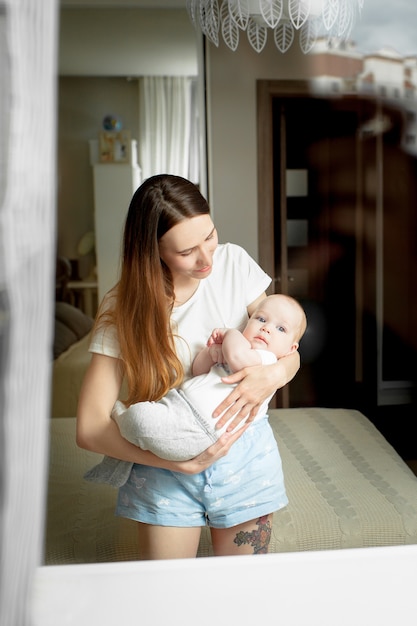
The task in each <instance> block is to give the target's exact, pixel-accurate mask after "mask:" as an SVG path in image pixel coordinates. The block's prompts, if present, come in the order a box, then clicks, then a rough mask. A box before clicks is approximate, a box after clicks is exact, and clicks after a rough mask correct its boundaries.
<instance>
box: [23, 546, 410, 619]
mask: <svg viewBox="0 0 417 626" xmlns="http://www.w3.org/2000/svg"><path fill="white" fill-rule="evenodd" d="M416 574H417V545H412V546H399V547H387V548H366V549H355V550H341V551H339V550H332V551H323V552H298V553H283V554H271V555H267V556H257V557H255V556H249V557H245V556H242V557H225V558H201V559H195V560H194V559H192V560H176V561H175V560H174V561H153V562H127V563H109V564H107V563H106V564H97V565H68V566H49V567H41V568H39V570H38V571H37V576H36V579H35V584H34V597H33V611H32V613H33V626H57V625H59V626H64V625H65V626H73V625H74V626H75V625H77V626H84V625H85V626H95V625H97V626H98V625H100V626H114V624H140V625H141V626H148V625H149V626H150V625H152V626H154V625H158V626H162V625H163V624H169V626H195V624H198V626H212V625H213V623H217V624H220V625H222V624H225V623H226V622H230V624H238V625H239V626H246V625H248V626H249V625H250V626H253V625H254V624H257V623H260V622H262V621H263V620H272V622H270V623H279V624H280V625H281V626H284V625H285V626H292V625H294V626H295V625H296V626H304V625H305V624H308V626H315V625H317V626H345V625H346V626H353V625H354V626H362V625H363V626H373V625H375V626H385V625H386V626H388V625H390V626H392V624H408V623H411V622H412V621H413V620H415V619H416V612H415V611H416V601H415V592H416Z"/></svg>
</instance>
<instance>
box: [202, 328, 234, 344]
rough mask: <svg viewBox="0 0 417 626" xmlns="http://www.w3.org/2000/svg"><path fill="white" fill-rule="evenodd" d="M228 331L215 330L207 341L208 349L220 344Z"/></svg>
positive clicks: (222, 329) (226, 329) (224, 329)
mask: <svg viewBox="0 0 417 626" xmlns="http://www.w3.org/2000/svg"><path fill="white" fill-rule="evenodd" d="M228 330H229V329H228V328H215V329H214V330H213V332H212V333H211V335H210V337H209V338H208V340H207V346H208V347H210V346H212V345H213V344H222V343H223V339H224V336H225V334H226V333H227V331H228Z"/></svg>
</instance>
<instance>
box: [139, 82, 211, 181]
mask: <svg viewBox="0 0 417 626" xmlns="http://www.w3.org/2000/svg"><path fill="white" fill-rule="evenodd" d="M196 84H197V83H196V79H195V78H192V77H184V76H179V77H178V76H168V77H164V76H145V77H143V78H139V138H138V156H139V165H140V167H141V168H142V176H143V178H148V177H149V176H153V175H154V174H162V173H164V174H176V175H177V176H183V177H184V178H188V179H190V180H192V182H194V183H198V182H199V180H198V178H199V143H198V109H197V106H196V100H197V98H196Z"/></svg>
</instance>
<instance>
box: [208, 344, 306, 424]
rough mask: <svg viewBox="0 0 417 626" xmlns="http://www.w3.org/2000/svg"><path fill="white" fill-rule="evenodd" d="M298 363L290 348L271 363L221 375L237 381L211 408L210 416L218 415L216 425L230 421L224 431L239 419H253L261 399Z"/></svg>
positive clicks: (293, 371) (285, 380) (227, 380)
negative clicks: (215, 406)
mask: <svg viewBox="0 0 417 626" xmlns="http://www.w3.org/2000/svg"><path fill="white" fill-rule="evenodd" d="M299 367H300V356H299V354H298V352H293V353H292V354H290V355H288V356H286V357H283V358H282V359H280V360H279V361H278V362H277V363H274V364H273V365H252V366H250V367H245V368H243V369H242V370H240V371H239V372H235V373H234V374H231V375H230V376H226V377H224V378H222V381H223V382H224V383H228V384H236V383H238V385H237V386H236V387H235V389H233V391H232V392H231V393H229V395H228V396H227V398H225V400H223V402H222V403H221V404H219V406H218V407H217V409H216V410H215V411H214V413H213V417H214V418H216V417H219V416H220V415H221V418H220V419H219V420H218V422H217V423H216V429H219V428H221V427H222V426H224V425H225V424H226V423H227V422H229V421H230V423H229V424H228V426H227V431H226V432H231V431H232V430H233V429H234V428H235V427H236V426H237V425H238V424H240V422H241V421H242V420H245V419H246V423H247V424H250V422H253V420H254V419H255V416H256V414H257V412H258V411H259V408H260V406H261V404H262V402H263V401H264V400H265V399H266V398H268V396H270V395H272V394H273V393H274V392H275V391H276V390H277V389H280V388H281V387H283V386H284V385H286V384H287V383H288V382H289V381H290V380H292V378H294V376H295V374H296V373H297V371H298V369H299ZM222 414H223V415H222ZM232 418H233V419H232Z"/></svg>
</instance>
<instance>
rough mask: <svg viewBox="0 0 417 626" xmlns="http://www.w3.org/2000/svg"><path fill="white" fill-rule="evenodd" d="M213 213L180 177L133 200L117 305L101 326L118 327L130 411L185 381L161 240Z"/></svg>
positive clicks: (159, 180)
mask: <svg viewBox="0 0 417 626" xmlns="http://www.w3.org/2000/svg"><path fill="white" fill-rule="evenodd" d="M209 212H210V209H209V206H208V204H207V201H206V200H205V199H204V197H203V196H202V195H201V193H200V191H199V190H198V188H197V187H196V186H195V185H194V184H193V183H191V182H190V181H188V180H186V179H184V178H181V177H179V176H173V175H169V174H160V175H157V176H152V177H151V178H148V179H147V180H145V182H144V183H143V184H142V185H141V186H140V187H139V188H138V189H137V191H136V192H135V194H134V195H133V198H132V200H131V203H130V206H129V210H128V214H127V217H126V223H125V229H124V237H123V252H122V267H121V275H120V280H119V282H118V284H117V285H116V288H115V292H114V295H115V299H114V306H111V307H110V309H109V310H108V312H107V313H104V314H103V315H102V316H101V317H100V316H99V318H98V324H101V323H104V324H108V323H112V324H114V325H115V326H116V330H117V336H118V340H119V343H120V350H121V358H122V360H123V363H124V368H125V372H124V374H125V377H126V380H127V388H128V397H127V399H125V401H126V403H127V405H128V406H129V405H130V404H133V403H134V402H140V401H144V400H154V401H156V400H159V399H160V398H162V397H163V396H164V395H166V393H167V392H168V391H169V390H170V389H172V388H174V387H177V386H178V385H180V384H181V382H182V380H183V376H184V372H183V367H182V364H181V361H180V360H179V358H178V357H177V354H176V352H175V344H174V335H173V330H172V328H171V324H170V316H171V312H172V308H173V305H174V300H175V294H174V285H173V281H172V276H171V272H170V271H169V269H168V267H167V266H166V265H165V263H163V261H162V260H161V258H160V256H159V240H160V239H161V237H162V236H163V235H164V234H165V233H166V232H167V231H168V230H170V229H171V228H172V227H173V226H175V225H176V224H178V223H179V222H181V221H182V220H184V219H188V218H191V217H195V216H197V215H203V214H207V213H209Z"/></svg>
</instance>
